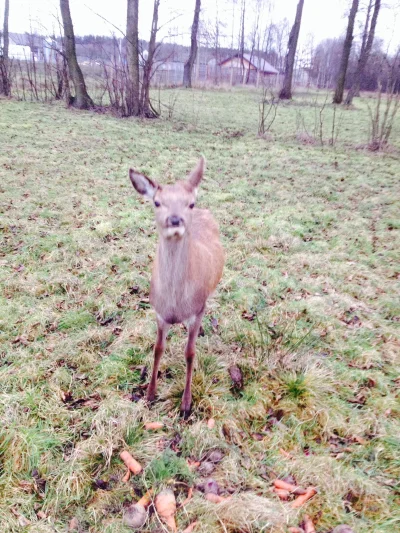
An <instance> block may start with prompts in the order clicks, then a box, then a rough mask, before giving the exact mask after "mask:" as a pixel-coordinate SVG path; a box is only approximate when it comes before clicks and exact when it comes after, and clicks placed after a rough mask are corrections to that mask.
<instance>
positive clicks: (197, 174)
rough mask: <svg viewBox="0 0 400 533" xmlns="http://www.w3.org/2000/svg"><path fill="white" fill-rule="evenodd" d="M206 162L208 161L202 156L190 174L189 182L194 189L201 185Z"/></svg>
mask: <svg viewBox="0 0 400 533" xmlns="http://www.w3.org/2000/svg"><path fill="white" fill-rule="evenodd" d="M205 163H206V161H205V159H204V157H203V156H201V157H200V159H199V162H198V163H197V165H196V167H195V168H194V169H193V170H192V172H191V173H190V175H189V179H188V183H189V185H190V188H191V189H192V190H196V189H197V187H198V186H199V183H200V182H201V180H202V178H203V174H204V167H205Z"/></svg>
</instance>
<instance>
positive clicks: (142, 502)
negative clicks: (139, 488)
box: [136, 489, 154, 508]
mask: <svg viewBox="0 0 400 533" xmlns="http://www.w3.org/2000/svg"><path fill="white" fill-rule="evenodd" d="M153 492H154V491H153V489H149V490H148V491H147V492H145V493H144V494H143V496H142V497H141V498H140V500H138V501H137V502H136V503H138V504H139V505H143V507H144V508H146V507H147V506H148V505H149V504H150V502H151V496H152V494H153Z"/></svg>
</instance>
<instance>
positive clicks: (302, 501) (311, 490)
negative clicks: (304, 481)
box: [292, 487, 317, 509]
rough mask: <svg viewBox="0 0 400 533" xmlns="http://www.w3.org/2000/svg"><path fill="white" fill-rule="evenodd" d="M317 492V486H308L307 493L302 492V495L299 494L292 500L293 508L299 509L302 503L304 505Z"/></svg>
mask: <svg viewBox="0 0 400 533" xmlns="http://www.w3.org/2000/svg"><path fill="white" fill-rule="evenodd" d="M315 494H317V490H316V488H315V487H308V489H307V491H306V493H305V494H302V495H301V496H297V498H296V499H295V500H294V501H293V502H292V507H293V509H298V508H299V507H301V506H302V505H304V504H305V503H306V502H308V500H310V499H311V498H312V497H313V496H315Z"/></svg>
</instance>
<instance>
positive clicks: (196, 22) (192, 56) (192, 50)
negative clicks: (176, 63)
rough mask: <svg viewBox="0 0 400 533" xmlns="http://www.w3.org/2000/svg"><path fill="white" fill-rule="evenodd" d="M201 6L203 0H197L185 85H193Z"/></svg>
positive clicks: (186, 65) (184, 76)
mask: <svg viewBox="0 0 400 533" xmlns="http://www.w3.org/2000/svg"><path fill="white" fill-rule="evenodd" d="M200 7H201V0H196V4H195V7H194V17H193V25H192V32H191V41H190V52H189V57H188V60H187V61H186V63H185V66H184V69H183V85H184V86H185V87H191V86H192V72H193V65H194V62H195V61H196V55H197V31H198V28H199V16H200Z"/></svg>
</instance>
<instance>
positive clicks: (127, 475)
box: [122, 468, 131, 483]
mask: <svg viewBox="0 0 400 533" xmlns="http://www.w3.org/2000/svg"><path fill="white" fill-rule="evenodd" d="M130 477H131V471H130V470H129V468H128V470H127V471H126V474H125V475H124V477H123V478H122V481H123V482H124V483H128V481H129V478H130Z"/></svg>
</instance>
